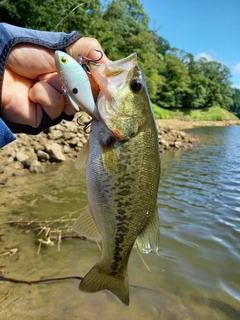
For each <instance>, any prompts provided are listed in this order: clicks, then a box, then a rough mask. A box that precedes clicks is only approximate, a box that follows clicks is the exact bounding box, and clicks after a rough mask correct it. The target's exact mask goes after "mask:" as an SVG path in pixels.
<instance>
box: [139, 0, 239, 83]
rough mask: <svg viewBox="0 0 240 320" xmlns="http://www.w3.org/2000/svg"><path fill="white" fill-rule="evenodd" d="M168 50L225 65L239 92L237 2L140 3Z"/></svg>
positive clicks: (154, 0)
mask: <svg viewBox="0 0 240 320" xmlns="http://www.w3.org/2000/svg"><path fill="white" fill-rule="evenodd" d="M140 3H141V4H142V5H143V8H144V11H145V12H146V13H147V15H148V16H149V18H150V24H149V27H150V29H154V30H158V31H157V32H158V34H159V35H160V36H162V37H163V38H165V39H166V40H168V41H169V43H170V45H171V47H176V48H178V49H182V50H185V51H186V52H189V53H192V54H193V55H194V56H195V57H201V56H205V57H206V58H207V59H212V60H216V61H218V62H221V63H223V64H225V65H226V66H227V67H228V68H229V69H230V71H231V74H232V78H231V81H232V83H233V84H232V86H233V87H238V88H239V89H240V0H140Z"/></svg>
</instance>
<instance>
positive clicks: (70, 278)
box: [0, 276, 161, 294]
mask: <svg viewBox="0 0 240 320" xmlns="http://www.w3.org/2000/svg"><path fill="white" fill-rule="evenodd" d="M63 280H80V281H81V280H83V277H80V276H69V277H59V278H46V279H40V280H21V279H15V278H9V277H4V276H0V281H6V282H11V283H20V284H28V285H32V284H39V283H45V282H54V281H63ZM129 286H130V287H132V288H136V289H143V290H148V291H152V292H155V293H159V294H160V293H161V292H160V291H158V290H156V289H151V288H147V287H144V286H137V285H134V284H130V285H129Z"/></svg>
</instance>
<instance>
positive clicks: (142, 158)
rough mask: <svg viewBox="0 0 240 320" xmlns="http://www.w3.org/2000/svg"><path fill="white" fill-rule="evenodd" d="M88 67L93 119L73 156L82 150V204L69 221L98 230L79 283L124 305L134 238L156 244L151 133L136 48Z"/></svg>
mask: <svg viewBox="0 0 240 320" xmlns="http://www.w3.org/2000/svg"><path fill="white" fill-rule="evenodd" d="M89 68H90V71H91V73H92V75H93V77H94V78H95V80H96V81H97V83H98V84H99V86H100V94H99V98H98V101H97V107H98V112H99V114H100V117H101V120H100V121H97V120H94V121H93V124H92V132H91V133H90V138H89V144H88V145H86V146H85V147H84V148H83V149H82V151H81V153H80V155H79V157H78V163H77V164H76V166H80V165H81V164H82V163H83V162H84V159H85V158H86V157H87V160H86V161H87V189H88V207H87V209H86V210H85V211H84V212H83V213H82V214H81V215H80V217H79V218H78V220H77V221H76V222H75V224H74V226H73V229H74V230H75V231H76V232H78V233H81V234H83V235H85V236H86V237H89V238H91V239H98V237H99V236H101V241H102V255H101V258H100V260H99V261H98V262H97V263H96V264H95V265H94V266H93V268H92V269H91V270H90V271H89V272H88V273H87V275H86V276H85V277H84V279H83V280H82V281H81V283H80V285H79V289H80V290H82V291H86V292H95V291H99V290H103V289H107V290H110V291H111V292H112V293H114V294H115V295H116V296H117V297H118V298H119V299H120V300H121V301H122V302H123V303H124V304H126V305H128V304H129V285H128V276H127V267H128V260H129V256H130V253H131V250H132V247H133V245H134V243H135V242H136V243H137V245H138V247H139V249H140V251H141V252H145V253H148V252H150V251H155V250H157V248H158V244H159V217H158V211H157V193H158V185H159V178H160V153H159V144H158V134H157V129H156V125H155V119H154V116H153V113H152V109H151V103H150V99H149V96H148V92H147V87H146V81H145V76H144V73H143V72H142V70H141V69H140V67H139V66H138V64H137V57H136V54H132V55H130V56H129V57H127V58H125V59H122V60H119V61H115V62H111V63H109V64H104V65H89ZM92 217H93V219H92ZM96 227H97V228H96Z"/></svg>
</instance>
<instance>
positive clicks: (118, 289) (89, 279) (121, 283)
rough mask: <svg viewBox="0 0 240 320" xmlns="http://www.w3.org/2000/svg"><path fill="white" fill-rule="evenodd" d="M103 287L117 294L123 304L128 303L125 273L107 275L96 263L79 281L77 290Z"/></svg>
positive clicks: (97, 289) (96, 289)
mask: <svg viewBox="0 0 240 320" xmlns="http://www.w3.org/2000/svg"><path fill="white" fill-rule="evenodd" d="M104 289H107V290H109V291H111V292H112V293H113V294H115V296H117V297H118V298H119V299H120V300H121V301H122V302H123V303H124V304H125V305H127V306H128V305H129V286H128V277H127V273H126V272H124V273H121V274H120V275H116V276H113V275H108V274H107V273H106V272H104V271H103V270H102V269H101V268H100V267H99V264H98V263H97V264H95V266H94V267H93V268H92V269H91V270H90V271H89V272H88V273H87V274H86V276H85V277H84V279H83V280H82V281H81V282H80V285H79V290H81V291H85V292H96V291H100V290H104Z"/></svg>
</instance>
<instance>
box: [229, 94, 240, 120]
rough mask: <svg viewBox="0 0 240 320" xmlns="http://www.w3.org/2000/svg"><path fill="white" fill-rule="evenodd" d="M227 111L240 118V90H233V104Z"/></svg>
mask: <svg viewBox="0 0 240 320" xmlns="http://www.w3.org/2000/svg"><path fill="white" fill-rule="evenodd" d="M228 110H229V111H231V112H233V113H235V115H236V116H237V117H238V118H240V89H237V88H234V92H233V103H232V104H231V105H230V107H229V108H228Z"/></svg>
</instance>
